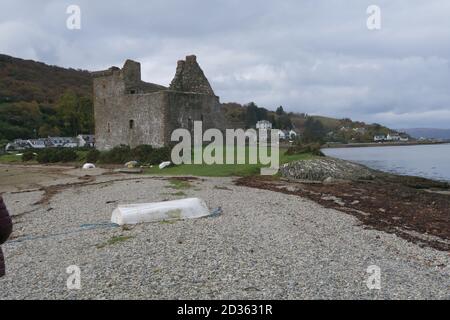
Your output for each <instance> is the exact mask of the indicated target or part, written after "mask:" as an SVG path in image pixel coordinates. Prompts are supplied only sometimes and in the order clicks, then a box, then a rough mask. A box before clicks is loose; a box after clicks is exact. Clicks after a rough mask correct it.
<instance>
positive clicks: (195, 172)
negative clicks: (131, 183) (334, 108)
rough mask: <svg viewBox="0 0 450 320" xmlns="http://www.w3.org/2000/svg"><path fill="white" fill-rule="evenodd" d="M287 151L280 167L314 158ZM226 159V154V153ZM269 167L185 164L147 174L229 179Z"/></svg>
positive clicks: (308, 154)
mask: <svg viewBox="0 0 450 320" xmlns="http://www.w3.org/2000/svg"><path fill="white" fill-rule="evenodd" d="M286 151H287V149H285V148H283V149H280V157H279V159H280V165H283V164H285V163H288V162H292V161H296V160H307V159H312V158H314V157H315V156H313V155H312V154H310V153H302V154H294V155H287V154H286ZM224 157H226V152H224ZM248 162H249V161H248V148H246V163H248ZM263 167H267V165H262V164H261V163H259V162H258V164H212V165H208V164H183V165H179V166H174V167H169V168H165V169H163V170H160V169H159V167H158V166H154V167H153V168H147V169H145V173H146V174H155V175H171V176H177V175H178V176H180V175H192V176H203V177H229V176H240V177H244V176H252V175H258V174H260V170H261V168H263Z"/></svg>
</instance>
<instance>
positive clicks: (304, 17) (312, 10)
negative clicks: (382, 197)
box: [0, 0, 450, 128]
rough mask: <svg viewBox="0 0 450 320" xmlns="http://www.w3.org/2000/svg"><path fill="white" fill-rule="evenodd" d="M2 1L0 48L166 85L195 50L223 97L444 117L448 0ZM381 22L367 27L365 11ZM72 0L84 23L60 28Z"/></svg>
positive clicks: (364, 115) (448, 101) (320, 109)
mask: <svg viewBox="0 0 450 320" xmlns="http://www.w3.org/2000/svg"><path fill="white" fill-rule="evenodd" d="M4 2H5V1H3V2H2V10H1V11H0V52H2V53H6V54H10V55H13V56H18V57H22V58H31V59H35V60H39V61H44V62H46V63H49V64H56V65H61V66H66V67H75V68H84V69H89V70H98V69H104V68H108V67H109V66H111V65H118V66H120V65H122V63H123V61H124V60H125V59H127V58H132V59H136V60H139V61H141V62H142V67H143V77H144V79H145V80H147V81H152V82H157V83H162V84H165V85H167V84H168V83H169V82H170V80H171V78H172V77H173V75H174V72H175V66H176V60H178V59H180V58H183V57H184V56H185V55H187V54H191V53H195V54H196V55H197V56H198V59H199V61H200V63H201V66H202V68H203V69H204V71H205V73H206V75H207V76H208V78H209V79H210V81H211V83H212V85H213V87H214V89H215V91H216V93H217V94H218V95H220V96H221V99H222V101H225V102H226V101H237V102H242V103H245V102H249V101H255V102H256V103H257V104H258V105H260V106H265V107H268V108H275V107H276V106H278V105H283V106H284V107H285V109H287V110H289V111H298V112H307V113H310V114H324V115H330V116H335V117H351V118H354V119H357V120H363V121H367V122H381V123H383V124H386V125H389V126H392V127H417V126H424V127H443V128H448V127H450V90H449V89H450V65H449V59H450V57H449V53H450V41H448V39H450V21H449V20H448V14H449V12H450V2H448V1H446V0H430V1H426V2H425V1H420V0H408V1H407V0H396V1H388V0H383V1H381V0H379V1H361V0H333V1H320V0H319V1H318V0H315V1H313V0H304V1H283V2H281V1H245V2H244V1H236V0H232V1H211V0H210V1H203V0H184V1H162V0H161V1H137V0H134V1H87V0H79V1H73V2H72V1H56V0H53V1H51V0H47V1H39V2H38V1H35V2H30V1H24V0H15V1H7V2H6V3H4ZM374 2H377V3H376V4H377V5H379V6H380V7H381V10H382V29H381V30H379V31H369V30H367V28H366V18H367V15H366V9H367V7H368V6H369V5H371V4H373V3H374ZM70 4H78V5H80V7H81V10H82V29H81V30H80V31H70V30H67V29H66V27H65V21H66V18H67V15H66V13H65V11H66V8H67V6H68V5H70Z"/></svg>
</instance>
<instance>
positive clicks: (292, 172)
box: [280, 157, 375, 183]
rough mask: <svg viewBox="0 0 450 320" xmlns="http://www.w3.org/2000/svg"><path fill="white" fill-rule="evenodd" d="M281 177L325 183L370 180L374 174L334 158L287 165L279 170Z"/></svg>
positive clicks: (364, 168) (357, 165) (359, 166)
mask: <svg viewBox="0 0 450 320" xmlns="http://www.w3.org/2000/svg"><path fill="white" fill-rule="evenodd" d="M280 171H281V175H282V176H283V177H285V178H288V179H295V180H310V181H325V182H326V183H332V182H338V181H354V180H371V179H373V178H374V176H375V172H374V171H373V170H371V169H369V168H366V167H364V166H361V165H359V164H356V163H353V162H349V161H345V160H339V159H334V158H328V157H323V158H317V159H312V160H300V161H295V162H291V163H288V164H286V165H284V166H283V167H282V168H281V170H280Z"/></svg>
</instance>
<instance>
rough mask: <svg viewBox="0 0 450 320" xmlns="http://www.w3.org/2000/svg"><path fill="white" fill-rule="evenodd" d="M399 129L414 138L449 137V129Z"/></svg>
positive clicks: (446, 138) (447, 138)
mask: <svg viewBox="0 0 450 320" xmlns="http://www.w3.org/2000/svg"><path fill="white" fill-rule="evenodd" d="M399 131H402V132H406V133H407V134H409V135H410V136H411V137H413V138H415V139H420V138H426V139H444V140H449V139H450V129H436V128H412V129H400V130H399Z"/></svg>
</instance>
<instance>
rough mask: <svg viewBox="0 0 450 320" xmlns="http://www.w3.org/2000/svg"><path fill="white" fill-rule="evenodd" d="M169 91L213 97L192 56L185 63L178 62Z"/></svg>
mask: <svg viewBox="0 0 450 320" xmlns="http://www.w3.org/2000/svg"><path fill="white" fill-rule="evenodd" d="M170 90H174V91H181V92H193V93H203V94H207V95H211V96H215V94H214V91H213V89H212V88H211V85H210V84H209V81H208V79H207V78H206V76H205V74H204V73H203V70H202V69H201V68H200V66H199V64H198V63H197V57H196V56H194V55H191V56H187V57H186V60H185V61H184V60H180V61H178V65H177V71H176V73H175V77H174V79H173V80H172V83H171V84H170Z"/></svg>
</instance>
